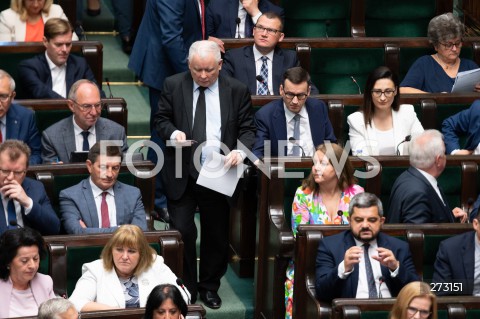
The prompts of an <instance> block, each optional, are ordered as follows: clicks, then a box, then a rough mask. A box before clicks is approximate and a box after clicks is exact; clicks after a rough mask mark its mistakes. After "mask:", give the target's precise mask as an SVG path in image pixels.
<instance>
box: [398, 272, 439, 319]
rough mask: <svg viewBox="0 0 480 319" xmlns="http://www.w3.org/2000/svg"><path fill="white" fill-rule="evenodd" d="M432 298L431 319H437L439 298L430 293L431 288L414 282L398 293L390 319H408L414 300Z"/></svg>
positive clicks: (419, 282)
mask: <svg viewBox="0 0 480 319" xmlns="http://www.w3.org/2000/svg"><path fill="white" fill-rule="evenodd" d="M417 297H419V298H430V301H431V303H432V304H431V305H430V311H431V312H432V313H431V314H430V317H429V318H430V319H437V315H438V314H437V296H435V294H434V293H433V292H431V291H430V286H429V285H428V284H427V283H425V282H422V281H413V282H411V283H409V284H407V285H405V286H404V287H403V288H402V290H400V292H399V293H398V296H397V300H396V301H395V304H394V305H393V307H392V311H391V312H390V317H389V319H407V308H408V306H409V305H410V303H411V302H412V300H413V299H414V298H417Z"/></svg>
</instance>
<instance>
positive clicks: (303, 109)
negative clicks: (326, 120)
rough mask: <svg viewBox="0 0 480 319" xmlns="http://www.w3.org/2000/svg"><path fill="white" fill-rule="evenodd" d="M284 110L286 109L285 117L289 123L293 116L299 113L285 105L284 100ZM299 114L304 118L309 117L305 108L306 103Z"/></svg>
mask: <svg viewBox="0 0 480 319" xmlns="http://www.w3.org/2000/svg"><path fill="white" fill-rule="evenodd" d="M283 110H284V111H285V118H286V120H287V123H290V121H291V120H293V117H294V116H295V115H296V114H297V113H293V112H292V111H290V110H289V109H288V108H287V106H286V105H285V102H283ZM298 114H299V115H300V117H302V118H307V114H308V113H307V110H306V109H305V105H304V106H303V107H302V109H301V110H300V112H298Z"/></svg>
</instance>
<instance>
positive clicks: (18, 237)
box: [0, 228, 55, 318]
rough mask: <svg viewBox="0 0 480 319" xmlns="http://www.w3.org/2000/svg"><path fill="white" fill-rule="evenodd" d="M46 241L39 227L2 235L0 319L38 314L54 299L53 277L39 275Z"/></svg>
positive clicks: (0, 252) (0, 240)
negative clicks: (46, 302) (39, 231)
mask: <svg viewBox="0 0 480 319" xmlns="http://www.w3.org/2000/svg"><path fill="white" fill-rule="evenodd" d="M44 247H45V243H44V241H43V238H42V236H41V235H40V233H38V232H37V231H36V230H33V229H30V228H18V229H10V230H7V231H6V232H5V233H3V234H2V236H1V237H0V318H12V317H24V316H36V315H37V313H38V307H39V306H40V304H41V303H42V302H44V301H45V300H48V299H50V298H54V297H55V294H54V293H53V281H52V278H50V276H47V275H42V274H39V273H38V272H37V271H38V267H39V266H40V259H41V258H42V257H43V256H44V255H45V248H44Z"/></svg>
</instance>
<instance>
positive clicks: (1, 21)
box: [0, 0, 78, 42]
mask: <svg viewBox="0 0 480 319" xmlns="http://www.w3.org/2000/svg"><path fill="white" fill-rule="evenodd" d="M29 1H30V2H29ZM42 2H43V3H42ZM38 6H41V7H38ZM40 18H41V19H42V20H43V23H44V24H45V22H47V20H48V19H51V18H61V19H63V20H67V21H68V18H67V16H66V15H65V13H64V12H63V10H62V7H60V6H59V5H57V4H53V0H34V1H31V0H12V2H11V5H10V8H9V9H6V10H3V11H2V12H0V41H5V42H23V41H25V37H26V33H27V22H30V23H34V22H37V21H38V20H39V19H40ZM72 40H74V41H77V40H78V37H77V35H76V34H75V33H73V36H72ZM40 41H41V40H40Z"/></svg>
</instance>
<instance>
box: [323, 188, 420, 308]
mask: <svg viewBox="0 0 480 319" xmlns="http://www.w3.org/2000/svg"><path fill="white" fill-rule="evenodd" d="M348 219H349V224H350V230H347V231H344V232H341V233H339V234H337V235H333V236H327V237H325V238H324V239H322V241H320V245H319V246H318V253H317V260H316V283H315V291H316V294H317V298H318V299H319V300H321V301H326V302H330V301H331V300H333V299H335V298H390V297H396V296H397V294H398V293H399V291H400V290H401V289H402V288H403V286H405V285H406V284H408V283H409V282H412V281H416V280H418V275H417V274H416V272H415V266H414V264H413V261H412V256H411V254H410V249H409V247H408V244H407V243H406V242H404V241H402V240H400V239H397V238H394V237H391V236H388V235H386V234H382V233H381V227H382V225H383V223H384V221H385V217H383V205H382V202H381V201H380V199H378V197H377V196H375V195H374V194H370V193H360V194H357V195H355V196H354V197H353V198H352V201H351V202H350V207H349V217H348Z"/></svg>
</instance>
